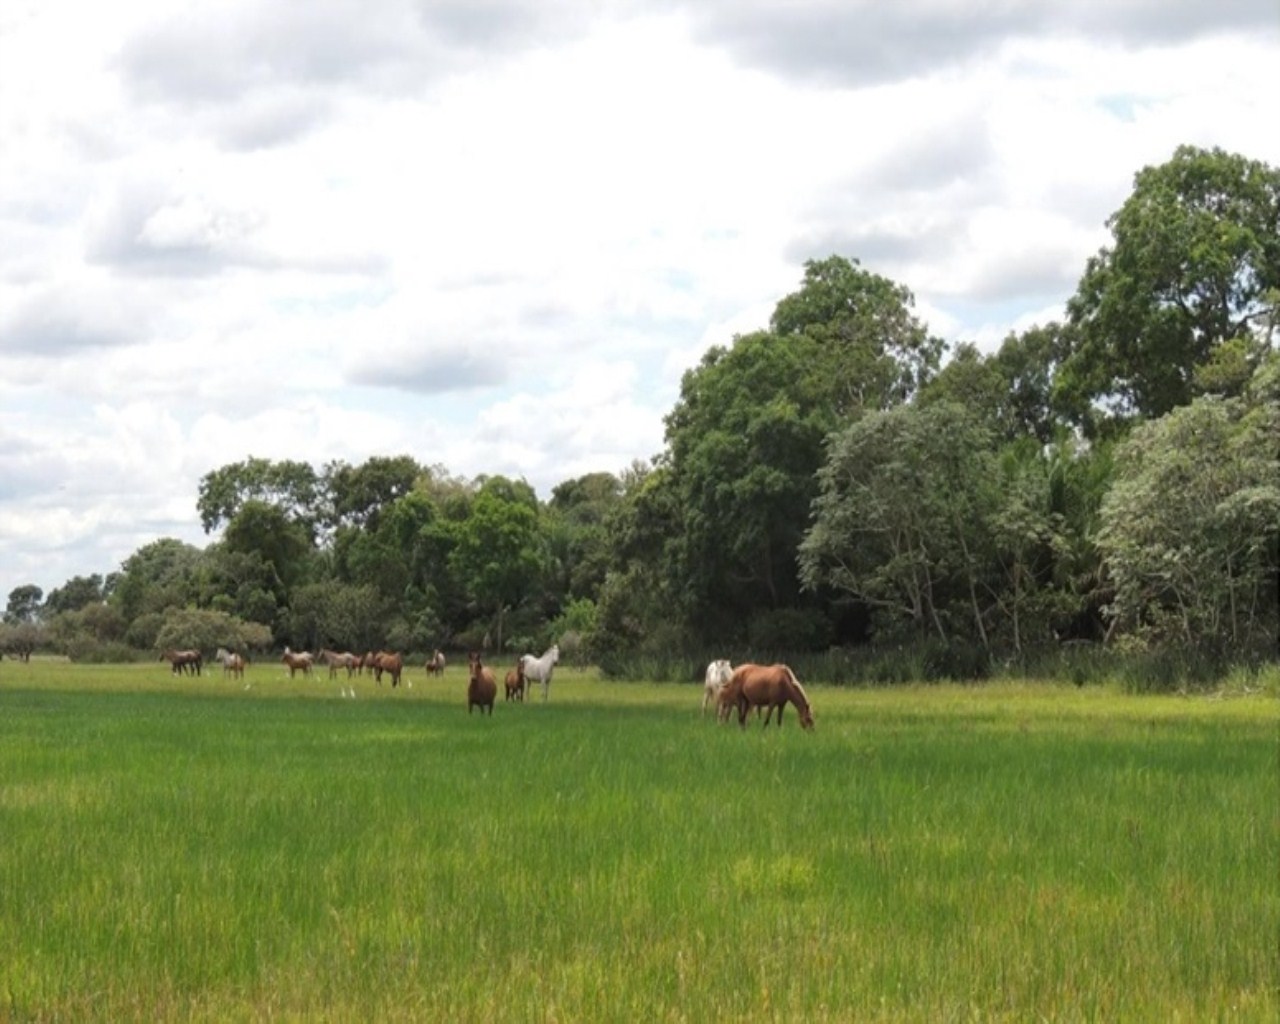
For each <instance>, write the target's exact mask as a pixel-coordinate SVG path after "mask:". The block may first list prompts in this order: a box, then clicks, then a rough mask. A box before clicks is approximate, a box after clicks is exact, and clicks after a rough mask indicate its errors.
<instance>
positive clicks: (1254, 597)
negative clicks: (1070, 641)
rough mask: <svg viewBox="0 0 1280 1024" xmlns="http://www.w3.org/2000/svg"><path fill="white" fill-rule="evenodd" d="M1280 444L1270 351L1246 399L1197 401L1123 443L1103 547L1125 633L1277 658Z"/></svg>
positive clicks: (1276, 374)
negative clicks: (1272, 654) (1279, 442)
mask: <svg viewBox="0 0 1280 1024" xmlns="http://www.w3.org/2000/svg"><path fill="white" fill-rule="evenodd" d="M1277 438H1280V356H1277V355H1274V354H1273V355H1272V356H1271V357H1270V359H1269V360H1268V362H1267V363H1264V365H1263V367H1262V368H1261V369H1260V371H1259V372H1258V373H1257V374H1256V375H1255V378H1254V382H1253V386H1252V387H1251V388H1250V391H1249V395H1248V397H1247V399H1219V398H1207V397H1206V398H1198V399H1196V400H1195V401H1193V402H1192V403H1191V404H1190V405H1187V406H1184V407H1181V408H1179V409H1175V410H1174V411H1173V412H1171V413H1169V414H1168V415H1166V416H1164V417H1162V418H1160V419H1158V420H1154V421H1152V422H1150V423H1145V424H1143V425H1141V426H1140V427H1139V428H1138V429H1136V430H1135V431H1134V432H1133V433H1132V434H1131V435H1130V437H1129V438H1127V439H1126V441H1125V442H1124V444H1123V445H1122V446H1121V447H1120V449H1119V451H1118V453H1117V474H1116V480H1115V483H1114V484H1113V486H1112V488H1111V491H1110V492H1109V493H1108V495H1107V497H1106V499H1105V501H1104V502H1103V506H1102V520H1103V526H1102V530H1101V532H1100V535H1099V538H1098V543H1099V546H1100V548H1101V550H1102V552H1103V555H1104V557H1105V559H1106V565H1107V569H1108V572H1109V573H1110V576H1111V578H1112V579H1113V581H1114V584H1115V599H1114V602H1113V603H1112V605H1111V614H1112V615H1113V616H1114V619H1115V622H1116V624H1117V626H1118V627H1119V628H1120V629H1121V630H1124V631H1128V632H1132V633H1134V634H1136V635H1138V636H1139V637H1142V638H1144V639H1148V640H1153V641H1156V642H1160V643H1166V644H1168V643H1172V644H1177V645H1180V646H1185V647H1187V648H1194V649H1197V650H1200V651H1205V650H1214V651H1216V652H1217V653H1219V654H1227V653H1230V652H1237V653H1238V652H1243V651H1245V650H1248V649H1250V648H1253V649H1257V650H1265V651H1268V652H1274V649H1275V644H1276V641H1277V621H1276V616H1277V613H1278V611H1280V609H1277V540H1278V538H1280V449H1278V448H1277Z"/></svg>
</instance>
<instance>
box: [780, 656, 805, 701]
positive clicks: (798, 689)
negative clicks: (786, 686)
mask: <svg viewBox="0 0 1280 1024" xmlns="http://www.w3.org/2000/svg"><path fill="white" fill-rule="evenodd" d="M782 667H783V668H785V669H786V670H787V675H788V676H789V677H790V679H791V685H792V686H794V687H795V688H796V692H797V693H799V694H800V699H801V700H802V701H804V703H805V707H809V706H810V704H809V695H808V694H807V693H805V692H804V687H803V686H801V685H800V680H799V679H797V678H796V674H795V673H794V672H792V671H791V666H790V665H783V666H782Z"/></svg>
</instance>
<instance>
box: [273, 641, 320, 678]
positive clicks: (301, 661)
mask: <svg viewBox="0 0 1280 1024" xmlns="http://www.w3.org/2000/svg"><path fill="white" fill-rule="evenodd" d="M280 660H281V661H283V662H284V663H285V664H286V665H288V666H289V678H290V679H292V678H293V675H294V673H295V672H298V671H301V672H302V674H303V675H304V676H309V675H311V665H312V663H313V662H314V661H315V659H314V658H312V656H311V652H310V651H298V652H296V653H295V652H294V651H291V650H289V648H288V647H286V648H285V649H284V656H283V657H282V658H281V659H280Z"/></svg>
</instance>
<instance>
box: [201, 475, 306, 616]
mask: <svg viewBox="0 0 1280 1024" xmlns="http://www.w3.org/2000/svg"><path fill="white" fill-rule="evenodd" d="M222 543H223V546H224V547H225V548H226V550H227V551H228V552H231V553H233V554H235V553H238V554H245V555H257V556H258V557H259V558H261V559H262V561H263V562H264V563H265V564H267V565H269V566H270V567H271V569H272V572H273V575H274V577H275V584H276V585H275V587H274V588H273V589H274V590H275V592H276V596H277V598H278V599H279V601H280V603H286V602H287V599H288V594H289V591H290V589H292V588H293V587H294V586H296V585H297V584H298V583H300V582H302V579H303V576H304V575H305V573H306V566H307V559H308V556H309V555H310V554H311V552H312V547H311V539H310V537H309V536H308V534H307V532H306V529H305V528H304V527H303V526H302V525H300V524H299V523H297V522H296V521H295V520H293V519H292V518H291V517H290V516H289V515H288V514H287V513H286V512H285V511H284V510H283V509H281V508H280V507H278V506H276V505H270V504H267V503H266V502H264V501H259V500H257V499H250V500H249V501H246V502H244V503H243V504H242V505H241V506H240V508H239V510H238V511H237V512H236V513H235V515H234V516H233V517H232V518H231V521H230V522H229V523H227V528H226V530H225V531H224V533H223V537H222Z"/></svg>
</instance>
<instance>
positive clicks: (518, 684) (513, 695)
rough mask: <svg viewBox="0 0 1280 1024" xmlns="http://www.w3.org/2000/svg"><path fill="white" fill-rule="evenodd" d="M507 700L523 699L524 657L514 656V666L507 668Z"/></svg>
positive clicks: (521, 700)
mask: <svg viewBox="0 0 1280 1024" xmlns="http://www.w3.org/2000/svg"><path fill="white" fill-rule="evenodd" d="M506 686H507V700H518V701H520V702H522V703H523V701H524V659H523V658H516V667H515V668H513V669H508V670H507V683H506Z"/></svg>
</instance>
